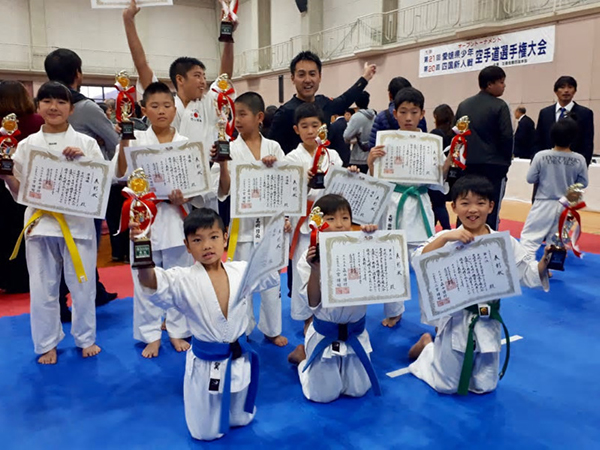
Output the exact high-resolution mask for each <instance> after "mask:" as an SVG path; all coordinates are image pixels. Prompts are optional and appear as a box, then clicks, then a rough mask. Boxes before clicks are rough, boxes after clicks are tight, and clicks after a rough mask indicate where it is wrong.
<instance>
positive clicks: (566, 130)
mask: <svg viewBox="0 0 600 450" xmlns="http://www.w3.org/2000/svg"><path fill="white" fill-rule="evenodd" d="M578 133H579V126H578V125H577V122H575V120H573V119H571V118H570V117H565V118H563V119H560V120H559V121H557V122H555V123H554V124H553V125H552V127H550V140H551V141H552V143H553V144H554V145H555V146H556V147H563V148H567V147H571V144H573V142H574V141H575V139H576V138H577V134H578Z"/></svg>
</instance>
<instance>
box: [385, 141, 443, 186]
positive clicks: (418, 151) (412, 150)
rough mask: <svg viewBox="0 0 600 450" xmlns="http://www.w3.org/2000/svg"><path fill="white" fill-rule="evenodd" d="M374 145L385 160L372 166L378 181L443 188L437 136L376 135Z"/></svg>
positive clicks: (440, 147)
mask: <svg viewBox="0 0 600 450" xmlns="http://www.w3.org/2000/svg"><path fill="white" fill-rule="evenodd" d="M377 145H384V146H385V152H386V154H385V156H383V157H381V158H377V159H376V160H375V163H374V173H375V176H376V177H377V178H379V179H381V180H387V181H393V182H394V183H399V184H408V185H423V184H433V185H439V186H443V185H444V174H443V169H444V161H445V156H444V151H443V140H442V138H441V137H440V136H436V135H434V134H428V133H415V132H412V131H379V132H377Z"/></svg>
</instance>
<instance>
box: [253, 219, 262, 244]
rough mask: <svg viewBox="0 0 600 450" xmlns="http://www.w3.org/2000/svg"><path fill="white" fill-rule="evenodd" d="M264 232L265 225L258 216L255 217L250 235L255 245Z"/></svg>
mask: <svg viewBox="0 0 600 450" xmlns="http://www.w3.org/2000/svg"><path fill="white" fill-rule="evenodd" d="M264 232H265V226H264V224H263V221H262V219H261V218H260V217H257V218H256V219H254V235H253V236H252V238H253V242H254V246H255V247H256V246H257V245H258V244H259V243H260V241H261V240H262V237H263V234H264Z"/></svg>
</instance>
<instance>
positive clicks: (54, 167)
mask: <svg viewBox="0 0 600 450" xmlns="http://www.w3.org/2000/svg"><path fill="white" fill-rule="evenodd" d="M112 175H113V169H112V164H111V163H110V162H109V161H104V160H102V159H92V158H86V157H81V158H77V159H75V160H73V161H69V160H67V159H66V158H65V157H64V155H63V154H62V153H61V152H56V151H53V150H48V149H45V148H40V147H35V146H32V147H30V152H29V155H28V156H27V159H26V160H25V162H24V164H23V174H22V178H21V180H22V181H21V185H20V187H19V195H18V200H17V201H18V202H19V203H21V204H22V205H27V206H32V207H34V208H37V209H44V210H46V211H53V212H58V213H62V214H70V215H73V216H81V217H89V218H98V219H104V216H105V215H106V206H107V205H108V196H109V194H110V186H111V183H112Z"/></svg>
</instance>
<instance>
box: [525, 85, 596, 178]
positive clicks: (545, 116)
mask: <svg viewBox="0 0 600 450" xmlns="http://www.w3.org/2000/svg"><path fill="white" fill-rule="evenodd" d="M576 92H577V81H576V80H575V78H573V77H570V76H562V77H560V78H559V79H558V80H556V83H554V93H555V94H556V99H557V102H556V103H555V104H554V105H552V106H547V107H546V108H544V109H542V110H541V111H540V115H539V117H538V122H537V129H536V135H537V146H536V149H537V151H540V150H547V149H549V148H552V147H554V145H553V143H552V140H551V139H550V128H551V127H552V125H553V124H554V122H556V121H557V120H559V119H562V118H563V117H565V116H569V117H571V118H572V119H575V121H576V122H577V125H579V134H578V135H577V139H575V142H574V143H573V145H572V146H571V150H572V151H574V152H576V153H580V154H582V155H583V157H584V158H585V160H586V162H587V164H588V166H589V164H590V162H591V160H592V155H593V154H594V113H593V112H592V110H591V109H589V108H586V107H585V106H581V105H579V104H577V103H575V102H574V101H573V97H574V96H575V93H576Z"/></svg>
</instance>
